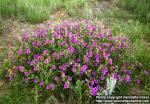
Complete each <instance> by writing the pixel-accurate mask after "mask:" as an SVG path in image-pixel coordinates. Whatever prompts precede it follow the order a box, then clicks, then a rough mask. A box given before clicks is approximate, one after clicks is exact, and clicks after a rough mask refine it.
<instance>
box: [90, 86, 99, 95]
mask: <svg viewBox="0 0 150 104" xmlns="http://www.w3.org/2000/svg"><path fill="white" fill-rule="evenodd" d="M97 92H98V87H94V88H91V89H90V94H91V95H92V96H95V95H96V94H97Z"/></svg>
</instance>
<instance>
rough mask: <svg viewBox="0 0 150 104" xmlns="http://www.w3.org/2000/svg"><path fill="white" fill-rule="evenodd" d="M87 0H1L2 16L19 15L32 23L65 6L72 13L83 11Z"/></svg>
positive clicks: (0, 10)
mask: <svg viewBox="0 0 150 104" xmlns="http://www.w3.org/2000/svg"><path fill="white" fill-rule="evenodd" d="M85 3H86V0H13V1H12V0H1V1H0V14H1V15H2V17H18V18H19V19H20V20H21V21H29V22H31V23H35V22H41V21H43V20H45V19H47V18H48V17H49V16H50V14H51V13H53V12H55V11H56V10H59V9H62V8H64V9H65V10H66V11H67V12H68V13H69V14H70V15H73V16H76V15H78V14H80V13H81V10H82V8H83V7H84V5H85Z"/></svg>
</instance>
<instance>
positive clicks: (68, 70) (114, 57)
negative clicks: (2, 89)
mask: <svg viewBox="0 0 150 104" xmlns="http://www.w3.org/2000/svg"><path fill="white" fill-rule="evenodd" d="M22 40H23V43H22V45H21V46H20V47H19V48H18V49H17V50H16V51H15V52H16V54H17V58H16V62H15V63H14V67H13V68H12V69H9V70H8V74H7V75H6V77H7V78H9V79H10V80H12V79H14V80H15V81H17V82H18V81H21V82H23V83H27V84H29V85H32V87H34V88H36V89H39V90H40V91H43V92H51V93H53V94H54V95H55V97H58V99H59V101H62V100H61V96H60V93H63V94H64V96H66V97H68V96H69V95H70V94H71V93H77V95H76V96H77V98H78V96H80V95H81V96H86V97H90V96H91V97H92V96H95V95H97V94H98V93H99V94H100V95H101V94H102V92H103V90H105V89H106V80H107V78H110V77H111V78H113V79H117V83H121V82H123V83H126V84H129V83H133V82H136V83H138V84H140V83H141V80H142V77H141V76H143V75H147V74H148V71H147V70H146V69H143V66H142V63H138V62H136V61H134V60H132V58H131V57H130V55H129V53H130V51H129V50H130V48H131V45H130V40H129V39H128V37H127V36H124V35H114V34H113V33H111V31H110V30H109V29H105V28H104V26H103V25H101V24H96V23H94V22H92V21H91V20H79V21H69V20H67V21H63V22H61V23H60V24H52V23H51V24H50V25H49V27H47V28H39V29H37V30H35V31H34V32H31V33H29V32H25V33H24V34H23V36H22ZM127 53H128V54H127ZM130 54H131V53H130ZM107 90H108V89H107ZM74 96H75V94H74Z"/></svg>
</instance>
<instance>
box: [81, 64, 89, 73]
mask: <svg viewBox="0 0 150 104" xmlns="http://www.w3.org/2000/svg"><path fill="white" fill-rule="evenodd" d="M87 68H88V67H87V65H83V66H82V67H81V69H80V73H81V74H83V73H84V72H86V70H87Z"/></svg>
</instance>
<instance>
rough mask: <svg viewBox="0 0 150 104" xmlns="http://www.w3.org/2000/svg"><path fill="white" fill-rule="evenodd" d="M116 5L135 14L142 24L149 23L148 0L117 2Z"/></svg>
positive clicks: (122, 0) (120, 0) (149, 2)
mask: <svg viewBox="0 0 150 104" xmlns="http://www.w3.org/2000/svg"><path fill="white" fill-rule="evenodd" d="M118 5H119V6H120V7H122V8H125V9H127V10H129V11H131V12H133V13H135V14H136V15H137V16H138V17H139V18H140V19H141V21H143V22H150V0H119V1H118Z"/></svg>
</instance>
